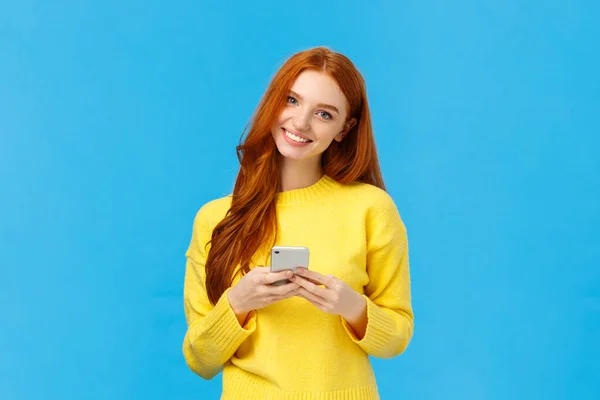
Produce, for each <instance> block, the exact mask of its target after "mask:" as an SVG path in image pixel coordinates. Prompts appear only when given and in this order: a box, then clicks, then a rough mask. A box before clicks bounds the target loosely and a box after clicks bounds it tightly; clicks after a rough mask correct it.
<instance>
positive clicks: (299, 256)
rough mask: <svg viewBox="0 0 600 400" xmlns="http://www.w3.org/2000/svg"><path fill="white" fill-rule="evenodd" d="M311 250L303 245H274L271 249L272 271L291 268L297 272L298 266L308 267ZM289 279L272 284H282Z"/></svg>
mask: <svg viewBox="0 0 600 400" xmlns="http://www.w3.org/2000/svg"><path fill="white" fill-rule="evenodd" d="M309 253H310V252H309V250H308V248H307V247H302V246H274V247H273V248H272V249H271V272H279V271H287V270H291V271H292V272H294V274H295V273H296V268H297V267H302V268H306V269H308V259H309ZM289 281H290V280H289V279H282V280H280V281H277V282H273V283H272V285H275V286H281V285H285V284H286V283H288V282H289Z"/></svg>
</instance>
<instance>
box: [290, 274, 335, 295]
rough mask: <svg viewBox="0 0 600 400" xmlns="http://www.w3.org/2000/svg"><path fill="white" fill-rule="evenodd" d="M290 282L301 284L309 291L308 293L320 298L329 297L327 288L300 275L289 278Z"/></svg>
mask: <svg viewBox="0 0 600 400" xmlns="http://www.w3.org/2000/svg"><path fill="white" fill-rule="evenodd" d="M290 280H291V281H292V282H295V283H297V284H298V285H299V286H302V287H303V288H304V289H306V290H307V291H309V292H310V293H312V294H314V295H316V296H318V297H321V298H322V299H327V298H329V297H330V294H329V290H328V289H327V288H322V287H320V286H317V285H315V284H314V283H312V282H310V281H308V280H307V279H304V278H303V277H301V276H297V275H296V276H293V277H291V278H290Z"/></svg>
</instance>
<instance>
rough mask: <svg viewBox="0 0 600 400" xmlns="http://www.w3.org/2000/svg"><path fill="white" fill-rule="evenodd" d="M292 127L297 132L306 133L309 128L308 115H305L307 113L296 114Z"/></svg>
mask: <svg viewBox="0 0 600 400" xmlns="http://www.w3.org/2000/svg"><path fill="white" fill-rule="evenodd" d="M292 125H294V129H296V130H298V131H307V130H308V129H309V128H310V115H307V113H298V115H296V116H295V117H294V118H293V119H292Z"/></svg>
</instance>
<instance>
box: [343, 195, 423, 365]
mask: <svg viewBox="0 0 600 400" xmlns="http://www.w3.org/2000/svg"><path fill="white" fill-rule="evenodd" d="M367 272H368V274H369V283H368V284H367V285H366V286H365V294H364V295H363V298H364V299H365V305H366V307H365V308H364V309H363V312H362V313H361V314H360V315H359V316H358V317H357V318H356V320H352V321H346V320H344V319H342V323H343V325H344V327H345V328H346V332H347V333H348V334H349V335H350V337H351V338H352V340H353V341H354V342H355V343H356V344H358V345H359V346H360V347H361V348H362V349H363V350H364V351H365V352H366V353H368V354H370V355H372V356H375V357H381V358H389V357H394V356H397V355H399V354H401V353H402V352H403V351H404V350H405V349H406V347H407V346H408V343H409V342H410V340H411V338H412V334H413V328H414V322H413V318H414V316H413V311H412V306H411V294H410V273H409V263H408V239H407V235H406V228H405V226H404V223H403V222H402V220H401V218H400V215H399V214H398V210H397V209H396V206H395V204H394V202H393V200H392V199H391V198H390V197H389V196H385V199H384V201H382V204H380V205H379V206H378V207H377V208H376V209H373V210H370V212H369V214H368V215H367ZM365 317H366V318H365ZM353 326H354V328H353ZM363 332H364V334H363ZM357 333H358V335H357Z"/></svg>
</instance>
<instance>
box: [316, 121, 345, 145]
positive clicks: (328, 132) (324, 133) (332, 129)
mask: <svg viewBox="0 0 600 400" xmlns="http://www.w3.org/2000/svg"><path fill="white" fill-rule="evenodd" d="M341 130H342V128H341V127H338V126H337V124H327V125H323V126H321V127H319V129H318V132H315V134H316V136H317V137H318V138H319V141H323V142H325V143H330V142H331V141H332V140H333V139H334V138H335V137H336V136H337V134H338V133H340V131H341Z"/></svg>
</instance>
